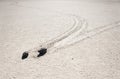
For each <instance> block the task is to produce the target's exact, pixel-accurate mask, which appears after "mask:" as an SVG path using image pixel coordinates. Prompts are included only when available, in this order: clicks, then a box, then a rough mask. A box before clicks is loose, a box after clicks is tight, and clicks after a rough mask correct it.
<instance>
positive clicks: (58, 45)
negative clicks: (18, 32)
mask: <svg viewBox="0 0 120 79" xmlns="http://www.w3.org/2000/svg"><path fill="white" fill-rule="evenodd" d="M69 17H71V18H72V19H73V21H74V24H73V26H72V27H71V28H70V29H68V31H66V32H64V33H63V34H60V35H59V36H57V37H55V38H53V39H51V40H49V41H47V42H44V43H41V45H40V46H38V47H35V48H34V49H31V50H29V51H28V52H29V53H35V52H37V51H38V50H40V49H41V48H47V50H48V54H50V53H51V54H52V53H55V51H56V50H59V49H62V48H66V47H68V46H71V45H73V44H76V43H78V42H80V41H82V40H85V39H87V38H90V37H93V36H95V35H97V34H99V33H102V32H104V31H107V30H109V29H112V28H115V27H118V26H120V21H118V22H114V23H111V24H108V25H105V26H101V27H98V28H95V29H92V30H89V31H87V30H86V28H87V26H88V24H87V21H86V20H85V19H83V18H81V17H79V16H76V15H69Z"/></svg>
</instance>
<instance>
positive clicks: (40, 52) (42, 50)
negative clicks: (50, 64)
mask: <svg viewBox="0 0 120 79" xmlns="http://www.w3.org/2000/svg"><path fill="white" fill-rule="evenodd" d="M38 52H39V54H38V56H37V57H40V56H43V55H45V54H46V53H47V49H46V48H41V49H40V50H38Z"/></svg>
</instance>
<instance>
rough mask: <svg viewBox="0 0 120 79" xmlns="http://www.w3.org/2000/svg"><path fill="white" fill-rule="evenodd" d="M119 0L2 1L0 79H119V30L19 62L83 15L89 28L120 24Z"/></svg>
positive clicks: (0, 5) (0, 6)
mask: <svg viewBox="0 0 120 79" xmlns="http://www.w3.org/2000/svg"><path fill="white" fill-rule="evenodd" d="M119 7H120V2H119V1H118V0H91V1H89V0H85V1H84V0H62V1H60V0H56V1H55V0H45V1H44V0H40V1H39V0H37V1H33V0H30V1H28V0H26V1H25V0H24V1H23V0H21V1H17V0H16V1H15V0H12V1H3V0H1V1H0V50H1V51H0V79H120V63H119V62H120V35H119V34H120V27H116V28H113V29H110V30H107V31H104V32H102V33H100V34H97V35H96V36H94V37H91V38H89V39H86V40H84V41H80V42H79V43H77V44H75V45H72V46H69V47H67V48H64V49H60V50H58V51H56V52H54V53H50V54H46V55H45V56H43V57H41V58H33V57H30V58H28V59H26V60H21V55H22V53H23V52H24V51H25V50H29V49H32V48H33V47H36V46H38V45H39V44H40V43H41V42H45V41H47V40H50V39H52V38H54V37H56V36H58V35H59V34H61V33H63V32H65V31H66V30H67V29H68V28H70V27H71V26H72V25H73V19H72V18H71V17H68V16H66V14H73V15H77V16H80V17H83V18H85V19H86V20H87V22H88V24H89V25H88V28H87V29H86V30H91V29H94V28H96V27H101V26H103V25H107V24H109V23H113V22H116V21H119V20H120V9H119Z"/></svg>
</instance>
